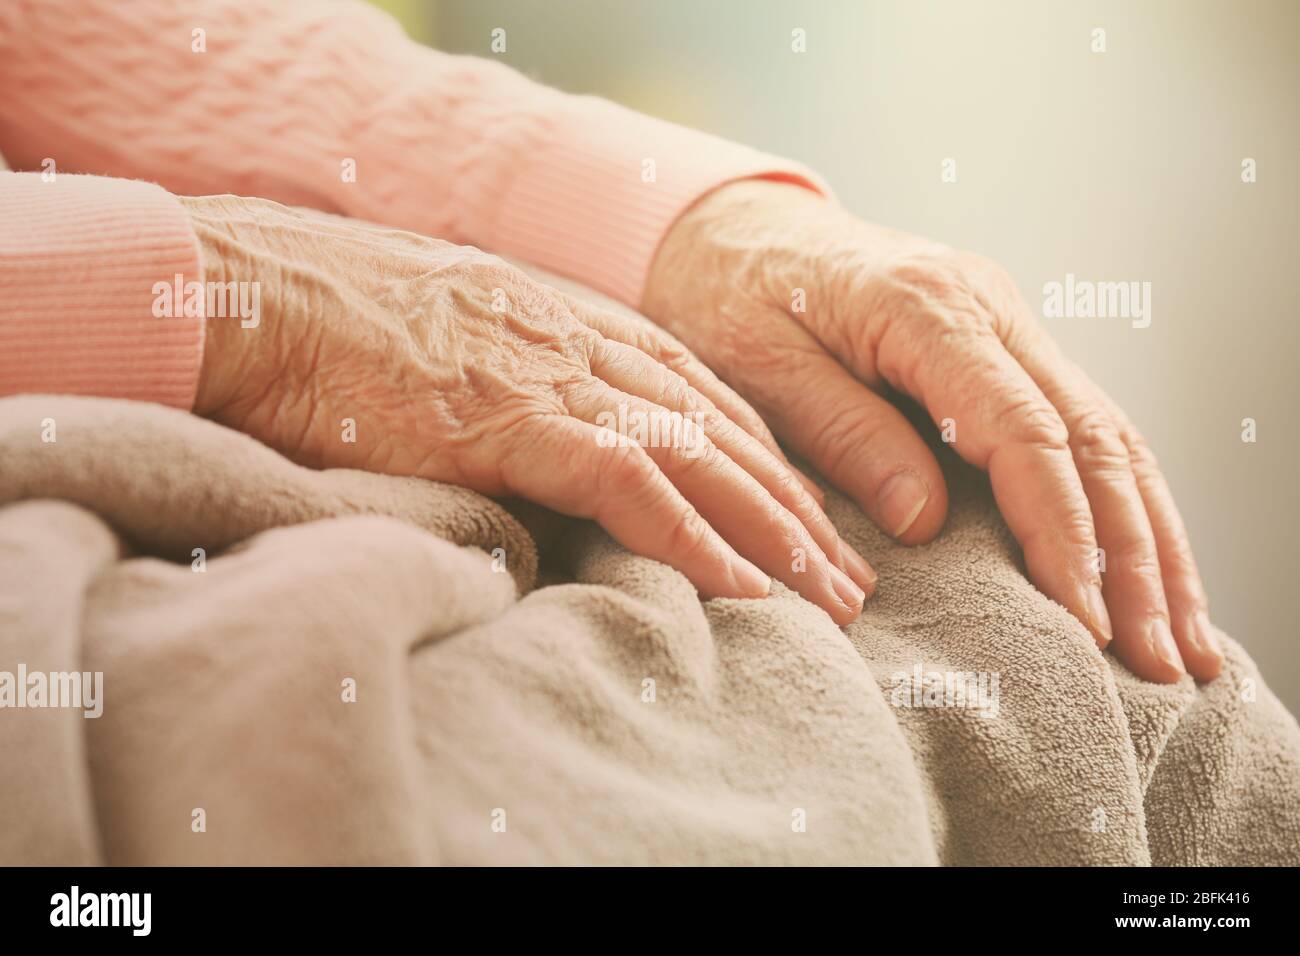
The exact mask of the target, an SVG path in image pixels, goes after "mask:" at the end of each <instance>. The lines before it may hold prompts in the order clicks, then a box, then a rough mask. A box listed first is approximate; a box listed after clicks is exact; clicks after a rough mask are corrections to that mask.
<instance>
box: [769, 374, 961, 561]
mask: <svg viewBox="0 0 1300 956" xmlns="http://www.w3.org/2000/svg"><path fill="white" fill-rule="evenodd" d="M784 372H785V374H783V375H782V376H781V381H780V394H779V395H775V394H774V395H772V396H770V399H771V400H766V399H767V398H768V396H765V395H752V396H750V399H751V401H754V403H755V404H757V405H760V406H762V407H763V408H764V409H765V410H767V411H768V419H769V421H771V422H772V423H773V424H774V428H773V430H774V431H775V432H776V434H777V435H778V436H780V437H781V438H782V439H783V440H784V441H785V442H786V443H787V444H789V445H790V447H792V448H794V449H795V450H796V451H797V452H798V453H799V454H800V455H802V456H803V457H804V458H806V459H807V460H808V461H810V462H812V464H813V465H814V466H815V467H816V468H817V470H818V471H820V472H821V473H822V474H823V475H825V476H826V477H827V478H829V479H830V481H831V483H832V484H834V485H835V486H836V487H837V488H839V489H840V490H841V491H843V492H844V493H845V494H847V495H849V496H850V497H851V498H853V499H854V500H855V501H856V502H857V503H858V505H859V506H860V507H861V508H862V510H863V511H864V512H865V513H866V515H867V516H868V517H869V518H871V520H872V521H874V522H875V523H876V525H877V526H879V527H880V529H881V530H882V531H884V532H885V533H886V534H888V535H890V536H891V537H893V538H895V539H897V540H898V541H900V542H902V543H903V544H923V543H925V542H927V541H929V540H931V539H932V538H934V536H935V535H937V534H938V533H939V530H940V529H941V528H942V527H943V522H944V519H945V518H946V517H947V514H948V488H947V486H946V485H945V484H944V480H943V473H942V472H941V471H940V470H939V463H938V462H937V461H935V458H934V455H933V454H932V453H931V451H930V449H929V447H928V446H927V445H926V443H925V440H924V439H922V438H921V436H920V435H918V434H917V432H916V429H914V428H913V427H912V424H911V422H909V421H908V420H907V419H906V418H905V417H904V416H903V413H902V412H900V411H899V410H898V409H897V408H895V407H894V406H893V405H891V404H890V403H889V402H887V401H885V399H883V398H881V397H880V396H879V395H877V394H876V393H875V392H873V391H871V390H870V389H868V388H867V387H866V386H865V385H863V384H862V383H861V382H859V381H858V380H857V379H856V378H854V377H853V376H852V375H850V374H849V373H848V371H846V370H845V368H844V366H842V365H840V363H839V362H837V361H836V360H835V359H834V358H832V357H831V356H830V355H828V354H826V353H825V352H822V351H820V349H819V350H818V351H817V352H811V351H810V352H801V353H799V354H798V360H797V361H796V362H795V363H793V364H792V366H790V367H788V368H787V369H785V370H784Z"/></svg>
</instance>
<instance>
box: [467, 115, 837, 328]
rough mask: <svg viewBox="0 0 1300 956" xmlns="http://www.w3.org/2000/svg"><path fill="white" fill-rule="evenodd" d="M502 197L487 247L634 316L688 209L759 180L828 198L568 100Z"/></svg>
mask: <svg viewBox="0 0 1300 956" xmlns="http://www.w3.org/2000/svg"><path fill="white" fill-rule="evenodd" d="M547 139H548V142H547V144H546V145H545V146H544V147H543V148H542V149H539V150H538V151H536V152H535V153H534V154H533V155H532V156H530V157H529V158H528V159H527V160H526V162H525V163H524V164H523V166H522V167H521V169H520V170H519V173H518V175H517V176H515V177H514V179H513V180H512V182H511V185H510V187H509V189H508V191H507V192H506V193H505V195H504V196H502V197H501V201H500V204H499V206H498V209H499V211H498V213H497V216H496V220H495V223H494V224H493V226H492V231H491V235H490V242H489V247H490V248H492V249H495V250H499V251H504V252H507V253H510V254H512V255H516V256H519V257H521V258H524V259H527V260H529V261H531V262H534V263H536V264H537V265H540V266H542V267H544V268H546V269H549V270H551V271H553V272H559V273H561V274H564V275H569V276H574V277H576V278H579V279H581V280H583V281H585V282H586V283H587V284H588V285H590V286H592V287H594V288H596V289H598V290H600V291H601V292H604V293H606V294H608V295H611V296H613V297H614V298H617V299H619V300H621V301H623V302H626V303H628V304H629V305H631V306H633V307H634V308H635V307H637V306H639V305H640V302H641V293H642V290H643V288H644V286H645V282H646V278H647V276H648V274H649V271H650V266H651V264H652V262H653V259H654V256H655V253H656V252H657V251H658V248H659V244H660V242H661V241H662V240H663V238H664V236H665V234H666V233H667V232H668V229H669V227H671V226H672V224H673V222H674V221H675V220H676V219H677V218H678V217H679V216H680V215H681V214H682V213H683V212H684V211H685V210H686V209H687V207H689V206H690V205H692V204H693V203H694V202H695V201H696V200H698V199H700V198H701V197H702V196H704V195H705V194H706V193H708V192H710V191H711V190H713V189H716V188H717V187H718V186H721V185H723V184H724V183H727V182H731V181H734V180H737V179H750V178H755V177H762V178H768V179H778V180H783V181H788V182H792V183H797V184H799V185H802V186H804V187H806V188H809V189H813V190H815V191H817V192H820V193H823V194H824V195H827V196H829V195H830V190H829V188H828V187H827V186H826V184H825V183H824V182H823V181H822V180H821V178H820V177H818V176H817V175H816V174H815V173H813V172H811V171H810V170H808V169H807V168H806V167H804V166H802V165H800V164H799V163H795V162H792V161H789V160H783V159H778V158H776V157H773V156H769V155H766V154H764V153H760V152H758V151H756V150H753V149H750V148H748V147H745V146H740V145H738V144H735V143H730V142H727V141H726V140H723V139H719V138H718V137H715V136H710V135H708V134H706V133H700V132H697V131H695V130H690V129H686V128H684V127H681V126H676V125H674V124H672V123H667V122H664V121H662V120H658V119H654V118H652V117H648V116H644V115H642V114H640V113H635V112H633V111H631V110H628V109H624V108H623V107H620V106H617V105H615V104H613V103H609V102H607V101H605V100H600V99H597V98H595V97H581V98H574V99H573V100H572V101H571V105H570V107H569V108H568V109H567V110H565V111H564V113H562V114H561V115H560V116H559V117H558V118H557V119H556V122H555V125H554V126H553V127H552V129H551V130H550V135H549V136H548V137H547Z"/></svg>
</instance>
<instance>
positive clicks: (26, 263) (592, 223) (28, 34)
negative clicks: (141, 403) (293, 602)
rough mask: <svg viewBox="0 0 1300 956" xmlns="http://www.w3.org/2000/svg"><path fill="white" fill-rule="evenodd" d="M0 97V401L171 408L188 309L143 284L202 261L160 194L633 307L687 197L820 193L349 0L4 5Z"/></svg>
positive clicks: (185, 395)
mask: <svg viewBox="0 0 1300 956" xmlns="http://www.w3.org/2000/svg"><path fill="white" fill-rule="evenodd" d="M0 103H3V106H2V107H0V154H3V156H4V157H5V158H7V160H8V162H9V164H10V166H11V167H12V168H13V169H16V170H31V171H32V172H26V173H6V172H0V395H4V394H13V393H17V392H36V391H39V392H66V393H79V394H94V395H105V396H120V397H129V398H136V399H143V400H150V401H157V402H163V403H166V404H169V405H176V406H180V407H186V408H188V407H189V406H190V404H191V403H192V401H193V397H194V392H195V386H196V383H197V380H198V372H199V367H200V364H201V361H202V347H203V319H202V317H198V318H184V317H182V318H167V319H158V318H155V317H154V315H153V313H152V310H151V306H152V302H153V298H154V296H153V292H152V289H153V285H154V283H155V282H158V281H165V282H169V283H170V282H171V281H172V280H173V277H174V276H175V275H176V274H177V273H180V274H182V275H183V276H184V277H185V278H186V280H189V279H191V278H196V277H198V278H201V275H202V272H201V269H202V264H201V262H200V260H199V250H198V244H197V241H196V239H195V237H194V234H193V232H192V230H191V229H190V227H189V224H188V221H187V219H186V216H185V214H184V212H183V211H182V209H181V207H180V205H179V203H177V202H176V200H175V199H174V197H173V196H172V195H171V193H179V194H191V195H198V194H210V193H226V192H229V193H236V194H242V195H257V196H264V197H267V198H270V199H275V200H278V201H280V202H284V203H291V204H295V205H304V206H312V207H316V208H319V209H324V210H329V211H333V212H340V213H344V214H346V215H350V216H355V217H359V218H363V219H368V220H371V221H375V222H380V223H385V224H389V225H392V226H396V227H400V228H404V229H410V230H414V231H417V232H421V233H425V234H427V235H433V236H438V237H441V238H444V239H449V240H452V241H455V242H461V243H472V244H474V245H477V246H480V247H482V248H484V249H487V250H489V251H492V252H497V253H501V254H506V255H513V256H518V257H520V258H523V259H527V260H530V261H532V262H534V263H536V264H538V265H541V266H543V267H545V268H547V269H550V270H553V271H555V272H559V273H563V274H566V275H569V276H573V277H574V278H577V279H579V280H582V281H583V282H586V283H587V284H589V285H591V286H593V287H594V288H597V289H600V290H602V291H604V292H608V293H610V294H612V295H613V296H615V297H617V298H619V299H621V300H622V301H624V302H627V303H629V304H631V305H633V306H635V305H637V304H638V302H639V300H640V296H641V289H642V285H643V283H644V281H645V277H646V274H647V271H648V270H649V267H650V263H651V260H652V258H653V256H654V253H655V250H656V248H657V247H658V244H659V241H660V239H661V238H662V237H663V235H664V233H665V232H666V231H667V229H668V228H669V226H670V225H671V224H672V222H673V220H674V219H675V218H676V217H677V216H678V215H679V214H680V213H681V212H682V211H683V210H684V209H685V208H686V207H687V206H689V205H690V204H691V203H692V202H693V201H694V200H695V199H697V198H698V197H700V196H701V195H703V194H704V193H705V192H707V191H709V190H710V189H713V188H715V187H716V186H718V185H720V184H722V183H724V182H727V181H729V180H733V179H738V178H743V177H751V176H764V177H769V178H781V179H787V180H789V181H792V182H798V183H801V184H803V185H805V186H808V187H810V188H817V189H820V188H821V185H820V183H819V182H818V181H817V180H816V178H815V177H814V176H813V175H812V174H811V173H809V172H808V171H807V170H805V169H804V168H803V167H801V166H799V165H798V164H795V163H791V162H788V161H785V160H780V159H774V158H772V157H770V156H766V155H763V154H761V153H757V152H754V151H753V150H750V149H747V148H745V147H742V146H738V145H735V144H732V143H727V142H725V141H723V140H720V139H717V138H715V137H712V136H708V135H705V134H703V133H698V132H694V131H691V130H686V129H683V128H681V127H678V126H673V125H671V124H669V123H664V122H661V121H659V120H655V119H652V118H649V117H646V116H643V115H640V114H637V113H634V112H631V111H629V110H626V109H623V108H621V107H619V106H616V105H614V104H612V103H609V102H606V101H604V100H600V99H596V98H593V97H577V96H570V95H566V94H563V93H560V92H557V91H555V90H551V89H548V88H546V87H543V86H539V85H538V84H536V83H533V82H531V81H529V80H527V79H525V78H524V77H522V76H520V75H519V74H518V73H516V72H514V71H512V70H510V69H508V68H507V67H505V66H503V65H501V64H499V63H495V62H492V61H490V60H485V59H478V58H472V57H459V56H450V55H447V54H443V53H438V52H436V51H434V50H430V49H428V48H426V47H422V46H420V45H419V44H416V43H413V42H412V41H410V40H408V39H407V38H406V37H405V36H404V35H403V34H402V32H401V30H400V28H399V27H398V26H397V25H396V24H395V23H394V22H393V21H392V20H391V19H390V18H388V17H387V16H385V15H384V14H382V13H380V12H378V11H376V10H374V9H372V8H370V7H369V6H367V5H366V4H365V3H361V2H349V3H327V2H290V0H126V2H124V0H5V2H4V3H3V4H0ZM73 173H84V174H89V175H72V174H73ZM110 177H120V178H110ZM131 180H147V181H148V182H141V181H131ZM153 183H158V184H160V185H161V187H162V188H160V187H159V186H157V185H153ZM169 191H170V192H169Z"/></svg>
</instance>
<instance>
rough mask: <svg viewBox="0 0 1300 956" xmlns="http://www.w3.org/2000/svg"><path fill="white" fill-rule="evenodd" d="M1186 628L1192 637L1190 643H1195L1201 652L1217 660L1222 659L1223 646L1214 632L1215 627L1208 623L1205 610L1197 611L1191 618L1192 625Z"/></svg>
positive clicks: (1208, 619)
mask: <svg viewBox="0 0 1300 956" xmlns="http://www.w3.org/2000/svg"><path fill="white" fill-rule="evenodd" d="M1188 630H1189V632H1190V634H1191V637H1192V643H1193V644H1195V645H1196V647H1197V649H1198V650H1200V651H1201V653H1203V654H1206V655H1208V656H1210V657H1213V658H1214V659H1215V660H1218V661H1222V660H1223V647H1222V645H1220V643H1219V638H1218V636H1217V635H1216V634H1215V631H1216V630H1217V628H1216V627H1215V626H1214V625H1213V624H1211V623H1210V615H1209V614H1207V613H1206V612H1205V611H1198V612H1197V614H1196V616H1195V617H1194V618H1192V626H1191V627H1190V628H1189V629H1188Z"/></svg>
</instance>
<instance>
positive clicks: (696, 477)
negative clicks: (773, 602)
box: [563, 379, 866, 624]
mask: <svg viewBox="0 0 1300 956" xmlns="http://www.w3.org/2000/svg"><path fill="white" fill-rule="evenodd" d="M563 400H564V403H565V405H566V407H567V408H568V409H569V411H570V412H571V414H573V415H574V417H576V418H580V419H582V420H583V421H586V422H591V423H593V424H596V425H601V426H604V427H606V428H607V429H612V430H614V431H617V432H618V433H619V434H620V435H621V436H623V437H624V439H625V440H631V441H636V442H638V443H639V444H641V445H642V447H643V448H644V449H645V452H646V454H647V455H649V456H650V458H651V459H652V460H653V461H654V463H655V464H656V465H658V466H659V469H660V471H662V472H663V474H664V476H665V477H666V478H667V479H668V480H669V481H670V482H671V483H672V484H673V485H674V486H675V487H676V488H677V489H678V491H680V492H681V494H682V497H684V498H685V499H686V500H687V501H689V502H690V503H691V504H692V505H694V506H695V509H696V510H697V511H698V512H699V513H700V515H701V516H702V517H703V518H704V520H705V521H707V522H708V523H709V525H710V526H711V527H713V528H715V529H716V530H717V532H718V534H720V535H721V536H722V537H723V539H724V540H726V541H727V542H728V543H729V544H731V545H732V547H734V548H735V549H736V551H737V552H738V553H740V554H742V555H744V556H745V557H746V558H748V559H749V560H750V561H752V562H753V563H754V564H755V565H757V566H758V567H759V568H761V569H762V570H763V571H765V572H767V573H768V574H770V575H771V576H772V577H775V578H777V579H778V580H780V581H782V582H784V583H785V584H786V585H788V586H789V587H791V588H793V589H794V590H795V591H798V592H799V593H800V594H802V595H803V596H804V597H806V598H807V599H808V600H810V601H812V602H813V603H814V604H816V605H817V606H819V607H821V608H822V609H823V610H825V611H826V612H827V613H828V614H829V615H830V616H831V619H832V620H834V621H835V622H836V623H837V624H847V623H849V622H850V621H852V620H853V619H854V618H856V617H857V616H858V614H859V613H860V612H861V610H862V603H863V601H864V600H865V598H866V595H865V594H864V592H863V591H862V589H861V588H859V587H858V586H857V585H856V584H854V583H853V581H852V579H850V578H849V577H848V575H846V574H845V573H844V572H843V571H841V570H840V569H839V568H837V567H835V565H834V564H832V563H831V561H830V560H829V559H828V558H827V557H826V554H825V552H824V551H822V549H821V547H820V546H819V545H818V544H817V542H816V541H815V540H814V539H813V537H812V535H811V534H809V532H808V529H807V528H805V527H804V525H803V523H802V522H800V521H799V519H798V518H796V517H795V516H794V515H792V514H791V513H790V512H788V511H787V510H786V509H784V508H782V507H781V506H780V505H779V504H778V503H777V502H776V500H775V499H774V498H773V497H772V496H771V495H770V494H768V492H767V490H766V489H765V488H764V487H763V486H762V485H761V484H759V482H758V481H757V479H755V478H754V477H753V476H752V475H750V474H749V473H748V472H746V471H745V470H744V469H743V468H741V467H740V466H739V465H737V464H736V463H735V462H734V461H732V460H731V459H730V458H728V457H727V455H726V454H725V453H724V452H723V451H722V450H721V449H720V448H718V446H717V445H715V444H714V443H713V442H712V441H711V440H710V439H709V437H708V436H707V435H705V434H704V433H703V431H702V430H700V429H699V427H698V426H696V425H691V426H689V427H686V426H684V425H683V424H680V423H681V416H680V415H678V417H677V419H676V420H674V419H673V418H672V414H673V413H672V412H670V411H669V410H668V409H666V408H664V407H663V406H660V405H656V404H654V403H652V402H648V401H646V400H645V399H642V398H638V397H637V396H635V395H631V394H629V393H627V392H623V391H620V390H618V389H616V388H613V387H612V386H609V385H607V384H605V383H603V382H600V381H599V380H598V379H588V380H586V381H584V382H581V383H577V384H575V385H574V386H572V387H571V388H569V389H567V390H566V391H565V393H564V395H563ZM674 422H676V423H677V424H674ZM674 428H676V429H677V431H676V433H674Z"/></svg>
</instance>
